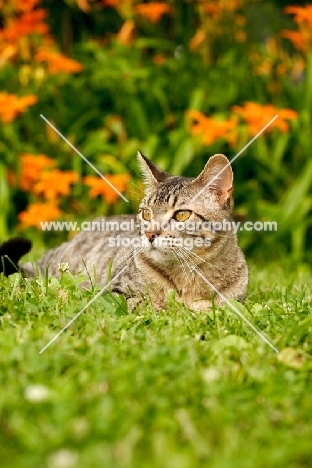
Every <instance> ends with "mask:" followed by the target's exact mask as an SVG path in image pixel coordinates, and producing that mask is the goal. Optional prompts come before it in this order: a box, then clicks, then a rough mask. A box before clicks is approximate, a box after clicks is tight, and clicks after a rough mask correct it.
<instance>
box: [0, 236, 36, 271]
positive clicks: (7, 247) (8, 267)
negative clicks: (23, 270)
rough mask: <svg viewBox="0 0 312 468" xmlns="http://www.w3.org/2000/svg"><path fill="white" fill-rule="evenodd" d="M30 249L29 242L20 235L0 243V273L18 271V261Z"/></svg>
mask: <svg viewBox="0 0 312 468" xmlns="http://www.w3.org/2000/svg"><path fill="white" fill-rule="evenodd" d="M30 249H31V242H30V241H29V240H28V239H23V238H21V237H16V238H14V239H10V240H8V241H7V242H4V243H3V244H2V245H0V273H4V274H5V276H9V275H12V273H16V272H17V271H20V270H19V267H18V262H19V260H20V258H21V257H22V256H23V255H25V254H27V253H28V252H29V251H30Z"/></svg>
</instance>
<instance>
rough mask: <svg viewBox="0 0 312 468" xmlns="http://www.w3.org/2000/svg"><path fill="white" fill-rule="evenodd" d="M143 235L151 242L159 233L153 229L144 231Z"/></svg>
mask: <svg viewBox="0 0 312 468" xmlns="http://www.w3.org/2000/svg"><path fill="white" fill-rule="evenodd" d="M145 235H146V237H147V238H148V240H149V241H150V242H153V240H154V239H155V238H156V237H158V236H159V233H158V232H155V231H145Z"/></svg>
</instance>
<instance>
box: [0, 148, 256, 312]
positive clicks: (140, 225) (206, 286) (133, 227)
mask: <svg viewBox="0 0 312 468" xmlns="http://www.w3.org/2000/svg"><path fill="white" fill-rule="evenodd" d="M138 159H139V163H140V166H141V169H142V173H143V177H144V183H145V191H144V196H143V199H142V201H141V203H140V206H139V210H138V214H137V215H136V216H135V215H116V216H111V217H108V218H99V219H97V220H95V221H96V222H94V223H93V225H92V226H94V227H95V230H92V231H81V232H79V233H78V234H77V235H75V236H74V237H73V238H72V239H70V240H69V241H67V242H64V243H63V244H61V245H60V246H58V247H56V248H53V249H51V250H49V251H48V252H47V253H46V254H45V255H44V256H43V257H42V258H41V259H40V260H39V261H38V263H37V266H36V267H34V266H33V265H32V264H31V263H25V264H22V265H21V266H20V267H19V269H20V271H21V272H22V274H23V275H24V276H26V277H31V276H35V275H36V269H39V270H40V272H41V273H44V272H45V271H46V269H47V268H48V269H49V270H48V271H49V275H52V276H59V275H60V271H59V270H60V264H62V263H65V264H66V263H68V264H69V269H70V272H71V273H73V274H75V273H78V272H84V273H86V269H87V271H88V275H89V276H88V277H89V278H90V279H89V280H87V281H86V282H85V283H84V284H83V286H84V287H90V286H91V282H92V283H93V282H94V283H97V284H98V285H100V286H105V285H106V284H107V283H108V281H109V280H110V279H111V280H112V282H111V285H110V288H111V291H112V292H114V293H117V294H124V295H125V296H126V298H127V301H128V304H129V308H130V309H133V308H135V306H136V304H137V303H139V302H140V301H141V300H143V299H145V298H146V297H147V298H148V299H149V300H150V301H151V302H152V304H153V306H154V307H155V308H156V309H157V310H159V309H163V308H166V298H167V295H168V291H169V290H175V292H176V293H175V294H176V300H177V301H180V302H183V303H184V304H185V305H186V306H187V307H189V308H190V309H192V310H195V311H201V310H207V309H209V308H210V307H211V305H212V302H214V303H215V304H223V303H224V302H225V301H226V300H228V299H236V300H237V301H241V302H244V300H245V297H246V293H247V285H248V267H247V264H246V261H245V257H244V255H243V253H242V251H241V249H240V247H239V246H238V242H237V236H236V233H235V232H234V230H230V229H220V224H221V223H223V222H224V221H227V222H231V220H232V213H233V197H232V191H233V173H232V169H231V166H230V165H229V161H228V159H227V158H226V157H225V156H224V155H222V154H216V155H214V156H212V157H210V159H209V160H208V162H207V163H206V165H205V167H204V169H203V171H202V172H201V173H200V174H199V175H198V177H196V178H187V177H181V176H173V175H171V174H169V173H167V172H164V171H163V170H161V169H160V168H159V167H157V166H156V165H155V164H154V163H153V162H152V161H150V160H149V159H147V158H146V157H145V156H143V155H142V154H141V153H138ZM103 183H104V182H103ZM107 221H109V223H111V224H110V225H112V226H115V227H116V231H115V232H112V231H111V230H106V231H103V230H101V225H102V224H101V223H103V222H107ZM217 224H218V226H219V228H218V229H214V225H217ZM117 225H119V228H118V226H117ZM122 226H125V227H126V228H127V226H130V227H129V228H128V230H125V228H122ZM194 226H195V227H196V229H194ZM191 228H192V229H191ZM11 242H13V244H14V240H13V241H11ZM8 244H9V243H8ZM133 245H134V247H133ZM25 248H26V247H25ZM2 255H3V254H2ZM110 262H112V269H111V273H110V277H108V267H109V265H110ZM0 268H1V266H0ZM121 271H122V272H121ZM120 272H121V273H120ZM118 274H119V276H118V277H116V278H115V279H114V276H116V275H118ZM86 277H87V275H86ZM204 278H205V279H207V281H205V279H204Z"/></svg>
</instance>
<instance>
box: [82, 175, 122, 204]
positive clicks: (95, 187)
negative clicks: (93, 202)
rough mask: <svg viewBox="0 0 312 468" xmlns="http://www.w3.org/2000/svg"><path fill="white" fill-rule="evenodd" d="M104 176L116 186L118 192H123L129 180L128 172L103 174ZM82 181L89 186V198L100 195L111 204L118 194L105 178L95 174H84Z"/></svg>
mask: <svg viewBox="0 0 312 468" xmlns="http://www.w3.org/2000/svg"><path fill="white" fill-rule="evenodd" d="M105 178H106V179H107V180H109V182H111V184H112V185H113V186H114V187H116V189H117V190H118V191H119V192H124V191H125V190H126V189H127V187H128V181H129V180H130V175H129V174H116V175H110V174H108V175H105ZM83 182H84V183H85V184H86V185H88V186H89V187H90V192H89V196H90V198H96V197H97V196H98V195H101V196H102V197H103V198H104V200H106V201H107V203H109V204H113V203H115V202H116V200H117V199H118V197H119V195H118V193H117V192H115V190H113V189H112V188H111V187H110V185H108V184H107V183H106V182H105V180H103V179H101V178H100V177H97V176H91V175H90V176H86V177H84V179H83Z"/></svg>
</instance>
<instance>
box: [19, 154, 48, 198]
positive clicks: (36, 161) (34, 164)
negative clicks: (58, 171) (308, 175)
mask: <svg viewBox="0 0 312 468" xmlns="http://www.w3.org/2000/svg"><path fill="white" fill-rule="evenodd" d="M20 158H21V161H22V172H21V178H20V182H19V187H20V188H21V189H22V190H25V191H28V190H31V188H32V186H33V185H34V183H35V182H36V181H37V180H38V179H39V177H40V174H41V173H42V171H43V170H44V169H51V168H53V167H54V166H55V161H53V160H52V159H51V158H49V157H48V156H46V155H45V154H37V155H36V156H35V155H33V154H28V153H24V154H22V155H21V156H20Z"/></svg>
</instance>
